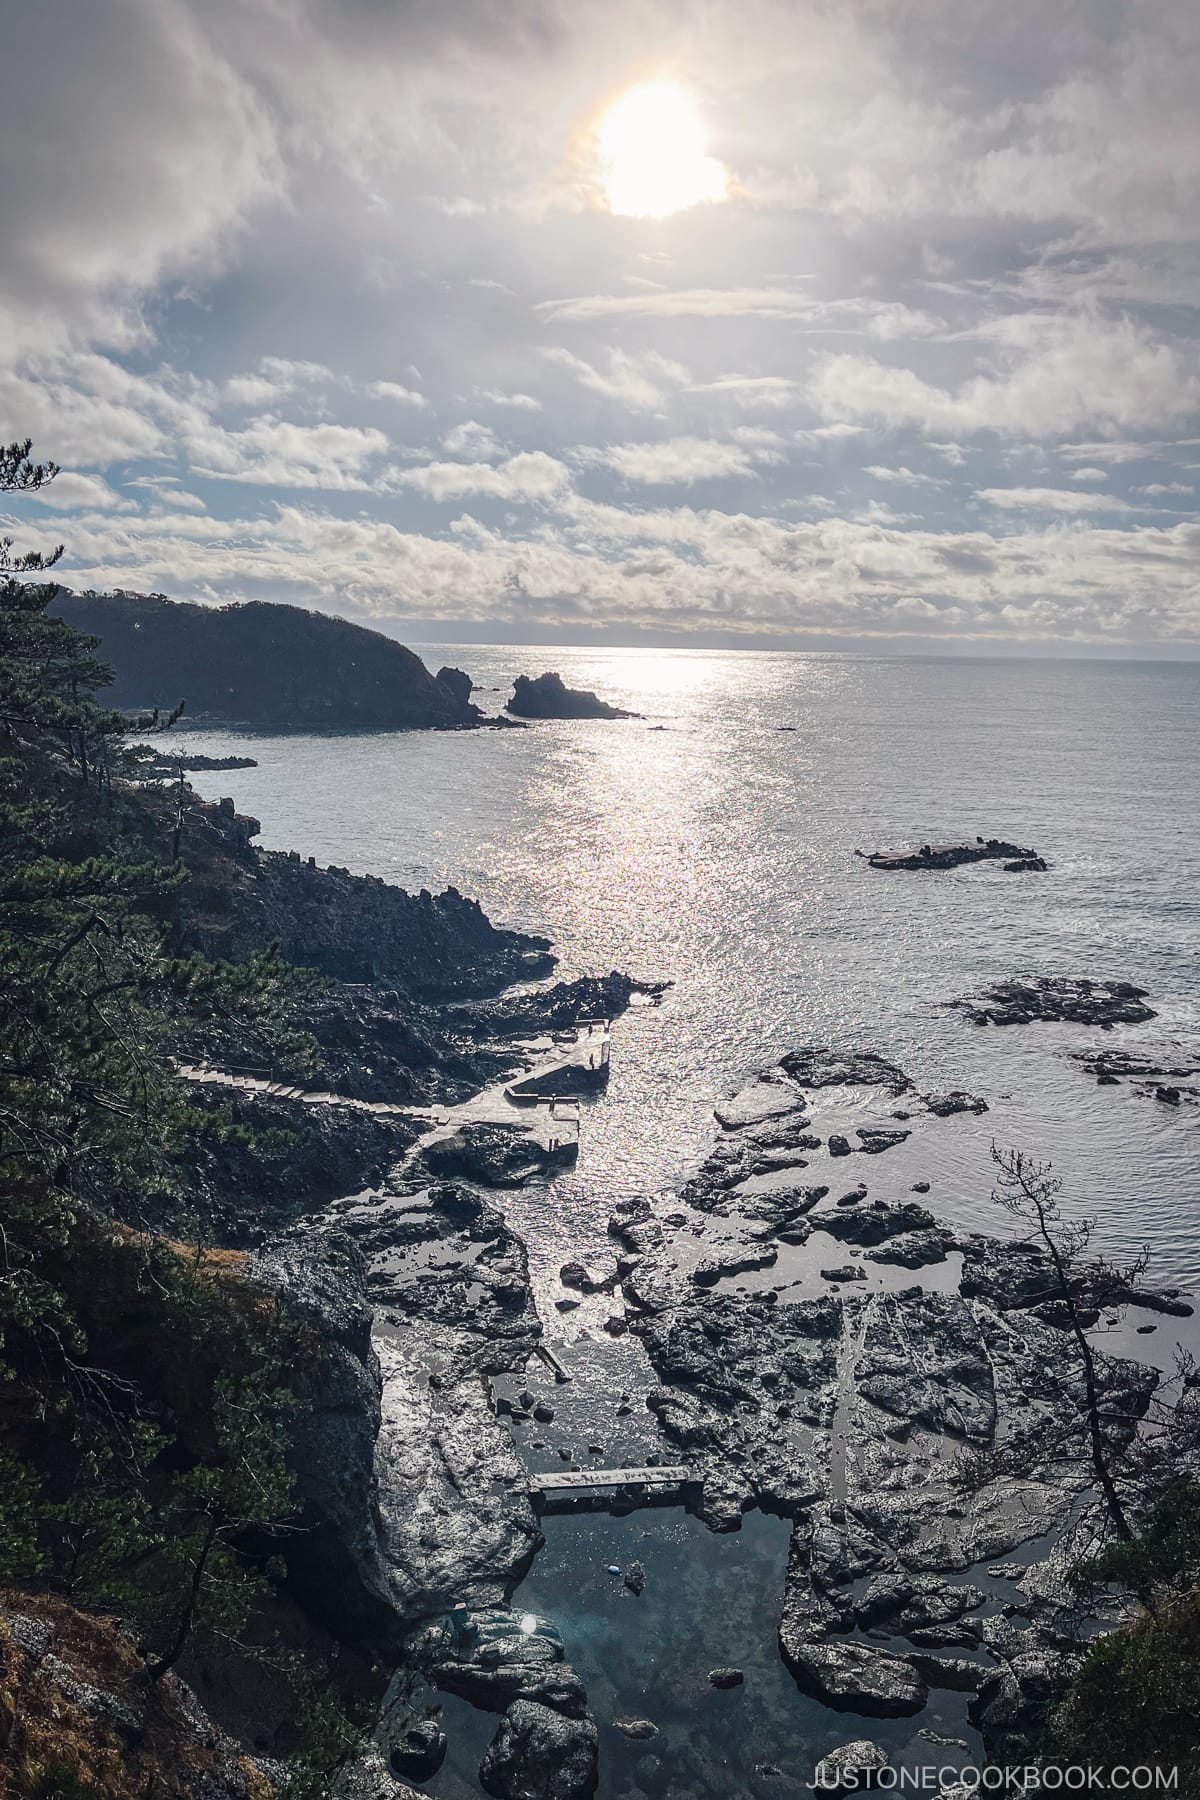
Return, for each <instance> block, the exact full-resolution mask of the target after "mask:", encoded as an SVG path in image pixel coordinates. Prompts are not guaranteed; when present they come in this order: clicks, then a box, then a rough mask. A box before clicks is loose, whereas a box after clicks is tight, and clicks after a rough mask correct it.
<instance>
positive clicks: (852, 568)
mask: <svg viewBox="0 0 1200 1800" xmlns="http://www.w3.org/2000/svg"><path fill="white" fill-rule="evenodd" d="M448 466H449V467H452V468H456V469H458V470H459V471H460V472H461V469H462V465H448ZM478 473H479V477H480V479H481V480H482V481H492V480H494V479H495V477H496V475H497V471H496V470H494V469H492V468H491V467H490V465H489V466H485V467H483V468H482V469H481V470H480V471H478ZM1198 551H1200V526H1197V525H1195V524H1189V523H1178V524H1174V525H1171V526H1169V527H1161V526H1150V525H1146V526H1142V525H1139V526H1137V527H1128V526H1122V527H1120V528H1116V527H1113V526H1098V525H1096V524H1094V523H1092V522H1091V521H1090V520H1086V519H1085V520H1074V519H1072V520H1069V521H1062V520H1056V521H1054V522H1053V523H1052V524H1051V525H1049V526H1039V527H1038V528H1036V529H1031V528H1029V527H1025V528H1020V527H1018V528H1015V529H1013V530H1012V531H1010V532H1008V533H1006V534H1005V535H1002V536H996V535H993V534H992V533H990V532H988V531H986V530H980V529H974V530H957V531H929V530H924V529H919V528H914V527H911V526H909V527H906V528H903V529H900V528H897V526H896V525H895V524H893V523H890V522H888V521H887V519H886V517H880V516H876V517H874V518H864V519H860V520H852V519H846V518H824V519H819V520H816V521H800V522H789V521H785V520H782V519H779V518H771V517H764V516H756V515H752V514H747V513H729V512H723V511H721V510H719V509H716V508H708V509H699V508H693V507H688V506H679V507H670V508H661V509H649V510H645V509H639V508H627V507H620V506H613V505H608V504H605V503H602V502H597V501H591V500H588V499H586V498H585V497H583V496H581V495H579V494H575V493H572V492H570V491H569V490H568V489H566V488H565V486H564V487H560V489H559V491H558V497H557V501H556V509H555V512H554V513H553V515H550V514H545V513H543V514H542V515H541V517H540V519H539V523H538V525H537V527H536V529H535V530H534V531H533V532H532V533H531V534H530V535H528V536H521V535H519V534H516V533H514V532H513V530H512V529H511V528H509V527H506V528H505V529H504V530H498V529H496V528H495V527H492V526H488V525H486V524H484V523H482V522H481V521H480V520H479V519H477V518H474V517H473V516H472V515H471V514H469V513H467V514H462V515H460V516H459V517H458V518H456V519H455V520H454V521H453V522H452V524H451V526H450V528H449V530H448V532H447V533H446V534H443V535H431V534H428V533H423V532H419V531H412V530H405V529H402V528H400V527H398V526H396V525H395V524H392V523H390V522H388V521H386V520H383V519H379V518H371V517H366V516H359V517H354V518H341V517H335V516H334V515H332V514H330V513H328V512H324V511H320V510H315V509H313V508H307V507H305V508H302V507H297V506H294V505H293V506H283V507H280V508H277V509H275V510H274V511H273V512H272V513H271V514H270V515H264V516H250V517H243V518H238V517H234V518H226V519H220V520H218V519H210V518H205V517H195V518H193V517H188V516H184V515H178V516H173V517H164V518H162V519H159V520H154V519H149V520H147V521H145V522H144V523H143V524H142V525H141V527H140V528H139V529H137V530H131V529H130V525H129V522H128V521H127V520H126V519H125V518H123V517H113V516H111V515H110V516H105V515H102V514H92V515H89V516H88V517H87V518H86V519H84V520H82V521H81V522H80V525H79V528H78V530H77V532H76V533H75V534H74V541H73V542H72V544H71V547H70V559H69V563H68V569H69V571H70V577H73V579H74V580H75V581H76V582H77V583H78V584H79V585H94V586H107V585H123V586H131V587H142V588H145V587H160V586H162V584H163V580H164V578H165V576H166V575H167V574H168V573H169V574H170V576H171V579H172V583H173V585H174V588H175V591H177V592H179V593H180V594H181V595H185V596H186V595H202V596H204V597H207V598H212V597H215V596H217V595H219V594H222V593H228V592H230V591H234V592H238V593H242V594H266V595H274V596H276V597H279V598H283V597H289V598H294V599H300V600H301V601H304V602H306V603H308V604H312V605H319V606H321V607H323V608H325V609H327V610H328V609H329V608H331V607H333V608H336V609H337V610H340V611H343V612H346V613H348V614H350V615H351V616H354V617H359V618H366V619H379V620H385V621H387V622H389V623H390V624H391V625H392V626H393V628H394V627H395V626H396V625H397V624H398V623H399V622H401V621H402V620H403V619H404V618H405V617H410V618H411V617H416V618H420V619H428V618H430V617H435V618H444V619H446V620H464V619H469V620H472V621H481V622H482V621H488V620H490V621H493V622H498V623H501V624H503V623H504V622H505V621H507V620H509V619H512V618H513V617H514V616H517V614H518V610H519V616H520V617H521V618H522V619H523V620H524V621H526V622H528V621H529V620H536V621H538V622H539V623H541V622H544V623H545V624H546V625H547V626H548V627H550V626H553V625H555V624H557V623H561V622H564V621H565V622H567V623H571V622H573V621H575V622H577V621H578V620H579V619H580V618H581V617H586V618H590V619H596V618H602V619H605V620H608V621H610V622H612V623H616V624H618V625H620V624H625V625H628V626H630V627H631V628H636V627H644V626H655V627H659V628H662V627H664V626H665V627H668V628H671V629H679V630H685V631H686V630H690V629H701V630H703V629H706V628H711V625H712V622H713V620H714V619H715V620H719V621H720V624H721V627H722V629H724V630H727V631H728V630H733V631H742V632H744V633H746V634H748V635H752V634H754V633H761V632H771V633H773V634H778V633H780V632H784V633H790V634H793V635H795V636H796V637H797V639H798V640H799V641H802V640H803V638H804V636H805V635H806V634H809V633H816V632H839V633H840V632H846V631H851V632H854V633H856V634H859V635H862V636H863V637H864V638H866V639H870V638H871V637H873V636H876V635H880V634H891V635H896V634H899V635H902V636H907V635H913V634H916V635H917V636H919V637H922V638H930V637H933V638H941V639H943V640H950V639H958V640H964V641H970V642H976V643H979V644H986V643H989V642H990V643H1003V644H1012V643H1014V642H1021V641H1024V642H1034V643H1037V642H1041V641H1050V640H1056V641H1060V642H1062V641H1066V642H1072V643H1075V644H1078V645H1080V646H1084V645H1087V644H1095V643H1108V644H1112V645H1120V644H1121V643H1122V642H1127V641H1134V642H1142V643H1144V642H1148V641H1158V642H1160V643H1162V644H1163V645H1169V644H1171V643H1174V642H1187V641H1192V642H1194V641H1196V639H1197V636H1198V634H1200V616H1198V615H1200V600H1198V598H1197V593H1196V586H1195V563H1196V556H1197V552H1198ZM731 593H736V594H737V595H738V596H739V601H738V605H737V607H736V608H735V609H731V608H730V605H729V596H730V594H731Z"/></svg>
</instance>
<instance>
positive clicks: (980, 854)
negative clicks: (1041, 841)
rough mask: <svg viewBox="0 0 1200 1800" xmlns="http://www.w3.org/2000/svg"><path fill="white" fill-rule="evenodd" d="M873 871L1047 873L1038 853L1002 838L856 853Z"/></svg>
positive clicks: (1042, 858)
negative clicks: (979, 867) (994, 865)
mask: <svg viewBox="0 0 1200 1800" xmlns="http://www.w3.org/2000/svg"><path fill="white" fill-rule="evenodd" d="M854 854H855V855H856V856H861V857H862V858H863V860H864V861H865V862H866V863H868V864H869V865H870V867H871V868H872V869H885V870H887V871H889V872H894V871H896V870H899V869H958V868H961V867H962V866H963V864H964V863H978V862H1002V863H1003V864H1004V868H1005V871H1006V872H1007V873H1008V874H1013V875H1015V874H1026V873H1030V872H1033V873H1038V874H1041V873H1044V871H1045V869H1046V862H1045V859H1044V857H1041V856H1039V855H1038V853H1037V851H1036V850H1025V849H1022V847H1021V845H1020V844H1009V843H1006V842H1005V840H1004V839H1003V838H981V837H977V838H976V839H975V842H974V843H973V844H921V845H920V846H919V847H918V848H917V849H915V850H911V849H910V850H856V851H855V852H854Z"/></svg>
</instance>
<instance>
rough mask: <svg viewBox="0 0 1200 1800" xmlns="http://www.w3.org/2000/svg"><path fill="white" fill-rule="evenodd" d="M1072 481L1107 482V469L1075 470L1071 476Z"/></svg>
mask: <svg viewBox="0 0 1200 1800" xmlns="http://www.w3.org/2000/svg"><path fill="white" fill-rule="evenodd" d="M1071 480H1072V481H1107V480H1108V470H1107V469H1089V468H1083V469H1075V470H1073V471H1072V474H1071Z"/></svg>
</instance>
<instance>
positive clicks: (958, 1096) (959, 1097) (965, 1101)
mask: <svg viewBox="0 0 1200 1800" xmlns="http://www.w3.org/2000/svg"><path fill="white" fill-rule="evenodd" d="M919 1098H920V1099H921V1100H923V1101H924V1103H925V1105H926V1106H927V1107H928V1109H929V1111H930V1112H931V1113H933V1114H935V1116H936V1117H937V1118H939V1119H949V1118H952V1117H953V1116H954V1114H955V1113H964V1112H970V1113H985V1112H987V1110H988V1103H987V1101H986V1100H981V1099H980V1098H979V1095H978V1094H967V1093H964V1092H963V1090H962V1089H961V1088H952V1089H951V1090H950V1092H949V1093H945V1094H921V1095H920V1096H919Z"/></svg>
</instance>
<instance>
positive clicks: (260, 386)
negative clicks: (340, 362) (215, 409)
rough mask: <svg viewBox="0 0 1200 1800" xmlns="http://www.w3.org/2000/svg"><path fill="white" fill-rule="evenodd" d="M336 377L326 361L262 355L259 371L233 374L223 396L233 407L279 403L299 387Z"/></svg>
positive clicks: (317, 384)
mask: <svg viewBox="0 0 1200 1800" xmlns="http://www.w3.org/2000/svg"><path fill="white" fill-rule="evenodd" d="M336 380H337V376H336V375H335V374H334V372H333V370H332V369H330V368H327V367H326V365H325V364H324V363H318V362H303V361H302V362H295V361H293V360H292V359H291V358H289V357H286V356H263V357H260V359H259V363H258V368H257V370H256V371H255V372H254V373H253V374H250V375H233V376H231V377H230V378H229V380H228V381H227V382H226V383H225V385H224V388H223V390H222V396H223V398H224V399H225V400H226V401H227V402H228V404H229V405H230V406H238V407H242V406H245V407H257V408H258V409H260V410H261V409H262V408H264V407H268V406H276V405H277V404H278V403H279V401H280V400H282V399H285V398H286V397H287V396H288V395H289V394H294V393H295V392H296V391H297V390H298V389H303V388H314V387H325V386H327V385H329V384H330V383H332V382H335V381H336Z"/></svg>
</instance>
